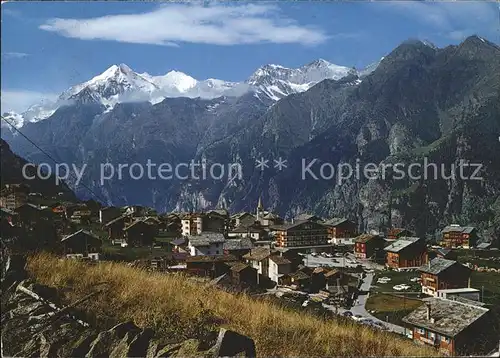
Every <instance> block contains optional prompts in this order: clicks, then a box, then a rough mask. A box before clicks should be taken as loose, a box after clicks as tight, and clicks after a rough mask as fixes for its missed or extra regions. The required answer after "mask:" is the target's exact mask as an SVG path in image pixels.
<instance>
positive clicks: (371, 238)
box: [354, 234, 385, 259]
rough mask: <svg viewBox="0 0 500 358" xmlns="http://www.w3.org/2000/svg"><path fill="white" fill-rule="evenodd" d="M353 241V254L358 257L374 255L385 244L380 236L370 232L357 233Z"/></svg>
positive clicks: (363, 257) (366, 257) (364, 257)
mask: <svg viewBox="0 0 500 358" xmlns="http://www.w3.org/2000/svg"><path fill="white" fill-rule="evenodd" d="M354 242H355V243H354V255H355V256H356V258H358V259H368V258H370V257H372V256H374V255H375V253H376V252H377V251H378V250H382V249H383V248H384V245H385V241H384V239H383V238H382V237H381V236H379V235H372V234H362V235H359V236H358V237H356V239H355V240H354Z"/></svg>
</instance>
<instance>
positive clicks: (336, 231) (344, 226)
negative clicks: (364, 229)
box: [324, 218, 356, 243]
mask: <svg viewBox="0 0 500 358" xmlns="http://www.w3.org/2000/svg"><path fill="white" fill-rule="evenodd" d="M324 225H325V226H326V227H327V228H328V239H329V240H331V241H332V242H334V243H338V242H337V240H338V239H345V238H350V237H354V236H356V224H355V223H354V222H352V221H350V220H348V219H346V218H333V219H329V220H326V221H325V222H324Z"/></svg>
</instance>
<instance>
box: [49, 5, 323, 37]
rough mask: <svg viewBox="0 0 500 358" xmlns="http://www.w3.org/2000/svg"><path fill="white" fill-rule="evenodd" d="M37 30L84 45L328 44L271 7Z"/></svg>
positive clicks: (169, 12) (177, 9)
mask: <svg viewBox="0 0 500 358" xmlns="http://www.w3.org/2000/svg"><path fill="white" fill-rule="evenodd" d="M40 28H41V29H42V30H46V31H52V32H56V33H58V34H60V35H62V36H65V37H70V38H78V39H82V40H111V41H119V42H128V43H137V44H154V45H178V44H179V43H198V44H212V45H238V44H257V43H280V44H284V43H300V44H306V45H314V44H317V43H321V42H324V41H326V39H327V38H328V37H327V36H326V35H325V34H324V32H323V31H322V30H320V29H318V28H314V27H310V26H305V25H300V24H298V23H297V22H296V21H295V20H293V19H290V18H288V17H286V16H284V15H283V14H281V13H280V11H279V8H278V7H276V6H272V5H268V4H265V5H261V4H259V5H257V4H246V5H225V6H223V5H220V4H218V5H212V6H205V7H203V6H200V5H193V4H169V5H163V6H160V7H159V8H158V9H156V10H154V11H151V12H146V13H141V14H131V15H109V16H103V17H97V18H89V19H60V18H55V19H50V20H48V21H47V22H46V23H45V24H43V25H41V26H40Z"/></svg>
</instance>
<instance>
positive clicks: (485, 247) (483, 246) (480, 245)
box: [477, 242, 491, 249]
mask: <svg viewBox="0 0 500 358" xmlns="http://www.w3.org/2000/svg"><path fill="white" fill-rule="evenodd" d="M490 246H491V242H482V243H480V244H479V245H477V248H478V249H487V248H489V247H490Z"/></svg>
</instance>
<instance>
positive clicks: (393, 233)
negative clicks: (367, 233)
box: [387, 227, 410, 236]
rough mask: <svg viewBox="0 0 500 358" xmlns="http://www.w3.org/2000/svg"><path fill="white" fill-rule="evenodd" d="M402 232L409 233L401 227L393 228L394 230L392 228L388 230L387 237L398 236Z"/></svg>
mask: <svg viewBox="0 0 500 358" xmlns="http://www.w3.org/2000/svg"><path fill="white" fill-rule="evenodd" d="M404 231H406V232H410V230H407V229H404V228H402V227H395V228H392V229H390V230H389V232H388V233H387V236H392V235H394V236H395V235H399V234H401V233H402V232H404Z"/></svg>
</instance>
